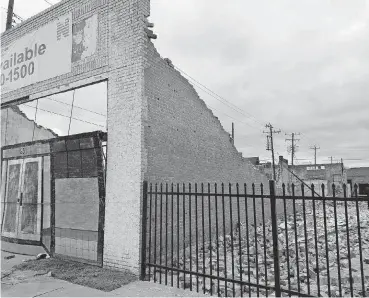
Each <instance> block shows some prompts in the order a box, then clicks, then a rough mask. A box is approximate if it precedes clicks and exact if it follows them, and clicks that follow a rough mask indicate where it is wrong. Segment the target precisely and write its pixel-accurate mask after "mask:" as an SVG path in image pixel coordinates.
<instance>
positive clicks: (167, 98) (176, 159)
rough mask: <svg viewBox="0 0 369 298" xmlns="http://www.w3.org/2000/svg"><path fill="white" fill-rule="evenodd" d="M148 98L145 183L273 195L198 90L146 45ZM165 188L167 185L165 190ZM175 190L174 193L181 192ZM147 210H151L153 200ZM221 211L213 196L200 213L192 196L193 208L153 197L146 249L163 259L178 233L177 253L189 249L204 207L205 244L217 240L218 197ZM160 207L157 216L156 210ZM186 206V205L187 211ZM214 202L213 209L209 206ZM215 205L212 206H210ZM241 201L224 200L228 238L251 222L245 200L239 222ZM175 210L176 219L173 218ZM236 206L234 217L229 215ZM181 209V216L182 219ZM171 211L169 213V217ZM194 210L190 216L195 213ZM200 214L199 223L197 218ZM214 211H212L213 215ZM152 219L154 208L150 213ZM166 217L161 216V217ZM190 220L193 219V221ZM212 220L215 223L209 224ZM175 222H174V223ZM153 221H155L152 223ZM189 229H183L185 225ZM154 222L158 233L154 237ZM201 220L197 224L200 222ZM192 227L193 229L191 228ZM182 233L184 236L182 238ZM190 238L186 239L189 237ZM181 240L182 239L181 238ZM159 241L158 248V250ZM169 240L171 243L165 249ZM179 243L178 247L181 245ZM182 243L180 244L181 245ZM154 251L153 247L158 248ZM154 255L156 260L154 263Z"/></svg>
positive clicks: (259, 211)
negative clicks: (253, 191) (237, 229)
mask: <svg viewBox="0 0 369 298" xmlns="http://www.w3.org/2000/svg"><path fill="white" fill-rule="evenodd" d="M145 96H146V101H147V111H148V114H147V117H146V119H145V121H146V122H145V124H144V138H145V150H146V154H147V168H146V173H145V176H144V177H145V180H147V181H149V182H150V183H154V185H153V190H154V189H155V183H159V186H158V190H160V183H169V185H168V188H169V191H170V190H171V183H180V186H179V187H180V191H181V192H182V189H183V185H182V183H185V188H186V190H187V191H188V189H189V186H188V183H192V191H194V189H195V185H194V183H198V185H197V189H198V191H199V192H200V190H201V183H204V190H205V191H206V192H207V191H208V185H207V183H210V184H211V186H210V192H213V191H214V183H218V185H217V186H218V193H219V194H221V184H220V183H222V182H223V183H225V193H228V191H229V186H228V183H232V193H236V183H239V185H240V186H239V188H240V193H243V192H244V183H247V193H249V194H250V193H251V192H252V190H251V184H252V183H255V191H256V193H257V194H260V184H261V183H263V185H264V193H265V194H269V183H268V179H267V177H266V175H264V174H263V173H261V172H260V171H259V170H258V169H257V168H256V167H254V166H253V165H252V164H251V163H250V162H249V161H246V160H244V159H243V158H242V156H241V154H240V153H239V152H238V151H237V149H236V148H235V147H234V145H233V144H232V143H231V142H230V137H229V134H228V133H227V132H226V131H225V130H224V129H223V127H222V125H221V123H220V121H219V120H218V118H216V117H215V116H214V115H213V113H212V111H211V110H210V109H209V108H208V107H207V106H206V104H205V103H204V101H203V100H202V99H201V98H199V95H198V94H197V92H196V90H195V89H194V87H193V86H192V85H191V84H190V83H189V82H188V81H187V80H186V79H185V78H184V77H183V76H182V75H181V74H180V73H179V72H178V71H176V70H175V69H174V67H173V66H172V65H171V64H170V63H168V62H167V61H166V60H164V59H162V58H161V57H160V55H159V54H158V52H157V51H156V49H155V47H154V45H153V44H152V43H151V42H148V43H147V52H146V66H145ZM165 187H166V185H165V184H164V185H163V190H165ZM176 187H177V186H176V184H174V190H176ZM148 199H149V203H148V206H150V198H148ZM217 199H218V200H219V205H218V209H217V211H216V206H215V200H216V198H215V197H214V196H210V198H209V197H208V196H205V197H201V196H199V197H198V205H197V208H196V204H195V198H194V196H191V200H192V203H191V204H190V203H189V200H190V198H189V196H186V197H185V198H184V199H183V197H180V198H179V199H178V198H177V197H176V196H169V199H168V201H166V196H165V195H163V197H161V196H160V195H159V196H157V197H151V202H152V204H153V205H152V208H151V212H152V213H151V216H148V218H149V220H148V226H147V229H148V230H147V232H149V228H150V227H149V226H150V224H151V227H152V230H151V240H150V239H149V238H150V237H148V239H147V241H148V242H147V243H149V241H151V245H152V248H153V247H156V246H158V245H159V248H157V256H158V255H159V254H160V247H161V253H162V254H164V251H165V248H166V247H168V248H169V249H171V247H172V241H171V237H172V234H171V233H172V228H173V233H174V234H173V248H174V250H175V251H176V250H177V249H178V248H180V249H182V248H183V247H184V246H187V245H189V243H190V239H189V235H190V233H191V234H192V243H193V240H194V238H193V237H194V235H195V234H196V231H198V229H200V227H198V226H197V225H196V222H197V223H201V224H202V210H203V208H202V201H203V202H204V229H205V235H204V237H205V241H208V240H209V239H210V237H212V238H213V239H214V237H215V235H216V214H218V218H219V227H218V228H219V229H218V232H219V233H220V231H221V228H222V227H223V223H222V222H221V219H222V218H223V208H222V198H221V196H218V198H217ZM155 201H156V204H157V205H156V213H155V211H154V209H155ZM269 201H270V200H269V199H265V205H264V212H265V218H266V220H268V219H270V203H269ZM183 202H185V205H183ZM209 202H210V203H209ZM247 203H248V206H249V207H248V208H247V210H248V212H249V217H250V219H249V224H252V223H253V221H254V208H253V200H252V198H250V197H249V198H248V199H247ZM209 204H210V205H209ZM237 204H238V202H237V200H236V198H232V204H230V201H229V197H228V198H227V197H226V198H225V207H224V208H225V209H224V210H225V214H226V215H225V224H224V225H225V228H226V233H229V232H230V229H231V226H232V227H234V226H236V224H237V223H238V222H239V221H240V222H242V223H245V221H246V208H245V207H244V206H245V199H244V198H241V199H240V205H241V207H240V209H239V210H240V220H238V209H237V208H238V207H237ZM172 205H173V210H174V213H173V214H172V211H171V210H172V209H171V208H172ZM231 205H232V209H233V212H234V214H233V216H232V217H231V215H230V206H231ZM277 205H278V206H277V211H278V214H279V216H283V203H282V202H281V201H280V202H278V204H277ZM177 206H178V214H179V216H177ZM166 208H168V213H166V210H167V209H166ZM190 210H191V211H190ZM196 210H197V217H196ZM209 210H210V211H209ZM291 210H292V205H289V206H287V212H291ZM147 212H148V215H149V213H150V208H149V207H148V210H147ZM262 212H263V210H262V200H261V199H260V198H257V199H256V202H255V217H256V222H257V223H261V222H262ZM161 214H162V216H161ZM190 214H191V216H190ZM209 214H210V220H209ZM172 216H173V221H172ZM150 218H151V220H150ZM184 218H186V219H185V227H183V219H184ZM155 220H156V225H157V229H156V231H155V229H154V227H155ZM160 220H161V223H162V242H161V245H160V243H159V240H160V226H159V223H160ZM196 220H197V221H196ZM190 221H191V223H192V225H191V229H190V226H189V222H190ZM178 228H179V234H178V232H177V230H178ZM185 235H186V236H185ZM178 236H179V239H178V238H177V237H178ZM155 237H156V240H157V242H156V245H155V244H153V243H154V241H155ZM165 239H168V243H165ZM178 240H179V241H178ZM178 242H179V244H178ZM153 245H154V246H153ZM153 253H154V251H153V249H152V250H151V256H152V257H153Z"/></svg>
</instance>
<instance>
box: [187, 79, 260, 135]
mask: <svg viewBox="0 0 369 298" xmlns="http://www.w3.org/2000/svg"><path fill="white" fill-rule="evenodd" d="M194 85H195V86H196V87H198V88H200V89H201V90H202V91H204V92H205V93H207V94H208V95H210V96H211V97H213V98H215V97H214V95H212V94H211V93H210V92H208V91H207V90H206V89H204V88H202V87H201V86H199V85H197V84H196V83H194ZM215 99H217V98H215ZM208 106H209V107H210V108H212V109H214V110H217V109H215V108H214V107H211V106H210V105H208ZM218 111H219V110H218ZM221 113H223V114H224V115H227V116H228V117H230V118H232V119H234V120H236V121H240V122H242V123H244V124H246V125H248V126H249V127H251V128H254V129H260V128H259V127H255V126H252V125H251V124H249V123H247V122H244V121H241V120H237V119H236V118H234V117H232V116H229V115H228V114H226V113H224V112H221Z"/></svg>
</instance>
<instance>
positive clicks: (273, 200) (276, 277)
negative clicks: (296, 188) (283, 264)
mask: <svg viewBox="0 0 369 298" xmlns="http://www.w3.org/2000/svg"><path fill="white" fill-rule="evenodd" d="M269 191H270V213H271V217H272V234H273V256H274V282H275V296H276V297H281V281H280V271H279V249H278V227H277V212H276V197H275V182H274V180H269Z"/></svg>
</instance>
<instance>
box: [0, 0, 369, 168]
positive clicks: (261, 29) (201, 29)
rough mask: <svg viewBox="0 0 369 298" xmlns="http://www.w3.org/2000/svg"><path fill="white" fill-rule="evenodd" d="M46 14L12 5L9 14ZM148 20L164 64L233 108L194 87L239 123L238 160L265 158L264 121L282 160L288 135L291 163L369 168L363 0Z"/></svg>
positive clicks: (367, 37)
mask: <svg viewBox="0 0 369 298" xmlns="http://www.w3.org/2000/svg"><path fill="white" fill-rule="evenodd" d="M48 1H49V2H50V3H56V2H58V1H57V0H48ZM49 6H50V5H49V4H47V3H46V2H45V1H44V0H32V1H30V0H15V13H16V14H18V15H19V16H21V17H22V18H25V19H26V18H28V17H30V16H32V15H33V14H35V13H37V12H39V11H41V10H43V9H45V8H47V7H49ZM1 7H2V8H1V16H2V21H1V29H2V31H3V28H4V26H5V25H4V24H5V16H6V11H5V9H4V8H6V7H7V0H1ZM150 21H151V22H153V23H154V24H155V27H154V32H155V33H156V34H157V35H158V39H157V40H155V41H154V44H155V45H156V47H157V49H158V50H159V52H160V53H161V55H162V56H163V57H168V58H170V59H171V60H172V62H173V64H174V65H175V66H177V67H178V68H179V69H181V70H183V71H184V72H186V73H187V74H189V75H190V76H191V77H193V78H194V79H196V80H197V81H198V82H200V83H202V84H203V85H205V86H206V87H208V88H209V89H210V90H212V91H213V92H215V93H216V94H218V95H220V96H221V97H222V98H223V99H222V100H223V101H224V100H226V101H228V102H230V103H231V104H232V105H235V106H237V107H238V108H231V107H229V105H230V104H228V105H225V104H223V103H221V102H220V101H218V100H216V99H215V98H214V97H212V96H210V95H209V94H208V93H209V91H207V93H205V92H204V91H202V90H201V89H200V88H199V87H196V86H195V87H196V89H197V90H198V92H199V94H200V96H201V97H202V98H203V99H204V100H205V102H206V103H207V104H208V106H209V107H211V108H214V109H213V111H214V114H215V115H216V116H217V117H219V119H220V120H221V122H222V124H223V126H224V128H225V129H226V130H227V131H229V132H230V131H231V123H232V121H233V122H235V128H236V136H235V139H236V147H237V148H238V149H239V151H241V152H243V155H244V156H260V157H261V159H268V158H270V153H269V152H267V151H266V150H265V144H266V137H265V135H264V134H263V130H265V128H264V127H263V125H265V124H266V123H268V122H270V123H272V125H273V126H274V127H275V128H276V129H281V130H282V131H281V133H280V134H278V135H276V136H275V149H276V154H277V155H278V154H280V155H284V156H285V157H287V156H288V153H287V151H286V148H287V143H286V142H285V138H286V137H287V136H286V135H285V133H291V132H296V133H297V132H300V133H301V135H300V136H298V138H299V139H300V142H299V146H300V147H299V148H298V152H297V154H296V155H297V158H298V159H301V160H298V161H297V163H300V164H302V163H307V162H311V161H313V156H314V152H313V150H310V149H309V147H311V146H313V145H315V144H316V145H318V146H320V148H321V149H320V150H318V151H317V156H318V162H329V159H328V157H329V156H333V158H334V160H338V159H340V158H343V159H344V163H345V165H346V166H369V153H368V152H369V116H368V115H369V101H368V100H369V1H366V0H362V1H360V0H355V1H338V0H336V1H328V0H327V1H324V0H309V1H308V0H305V1H302V0H301V1H296V0H289V1H282V0H278V1H271V0H269V1H261V0H257V1H256V0H253V1H248V0H230V1H224V0H223V1H220V0H151V17H150ZM196 84H197V83H196ZM237 109H239V111H236V110H237ZM289 159H290V158H289ZM303 159H306V160H303Z"/></svg>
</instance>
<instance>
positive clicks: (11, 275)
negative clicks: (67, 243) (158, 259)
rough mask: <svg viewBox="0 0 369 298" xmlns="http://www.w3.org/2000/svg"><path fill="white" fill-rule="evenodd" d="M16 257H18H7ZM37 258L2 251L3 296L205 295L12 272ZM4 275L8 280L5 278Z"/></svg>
mask: <svg viewBox="0 0 369 298" xmlns="http://www.w3.org/2000/svg"><path fill="white" fill-rule="evenodd" d="M12 255H14V258H10V259H6V257H9V256H12ZM32 258H34V256H24V255H15V254H11V253H7V252H3V251H2V252H1V273H2V280H1V297H199V296H204V295H203V294H200V293H196V292H191V291H189V290H186V291H185V290H182V289H177V288H172V287H170V286H165V285H161V284H157V283H154V282H146V281H135V282H132V283H130V284H128V285H125V286H123V287H121V288H119V289H116V290H114V291H111V292H104V291H100V290H96V289H92V288H88V287H84V286H80V285H76V284H73V283H70V282H67V281H64V280H60V279H56V278H53V277H49V276H47V275H35V273H36V272H34V271H14V272H13V271H12V267H13V266H15V265H17V264H20V263H21V262H23V260H26V259H32ZM3 276H4V279H3Z"/></svg>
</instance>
